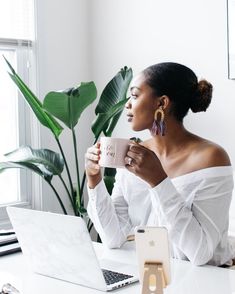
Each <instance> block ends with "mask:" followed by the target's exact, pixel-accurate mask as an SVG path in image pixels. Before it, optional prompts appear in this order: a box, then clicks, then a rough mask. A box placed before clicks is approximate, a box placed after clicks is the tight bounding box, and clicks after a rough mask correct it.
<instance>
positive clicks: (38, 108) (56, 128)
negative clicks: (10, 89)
mask: <svg viewBox="0 0 235 294" xmlns="http://www.w3.org/2000/svg"><path fill="white" fill-rule="evenodd" d="M4 58H5V57H4ZM5 61H6V63H7V64H8V66H9V68H10V70H11V73H9V75H10V77H11V79H12V80H13V81H14V83H15V84H16V86H17V87H18V89H19V90H20V92H21V93H22V95H23V97H24V98H25V100H26V101H27V102H28V104H29V106H30V107H31V109H32V110H33V112H34V113H35V115H36V117H37V118H38V120H39V121H40V123H41V124H42V125H44V126H45V127H47V128H49V129H50V130H51V131H52V133H53V134H54V135H55V136H56V137H57V138H58V137H59V135H60V134H61V132H62V130H63V128H62V127H61V126H60V125H59V123H58V122H57V121H56V120H55V119H54V118H53V117H52V116H51V115H50V114H48V113H47V112H46V111H45V110H44V109H43V107H42V103H41V102H40V100H39V99H38V98H37V97H36V96H35V94H34V93H33V92H32V91H31V90H30V89H29V88H28V86H27V85H26V84H25V83H24V82H23V81H22V79H21V78H20V77H19V76H18V75H17V73H16V72H15V70H14V68H13V67H12V66H11V64H10V63H9V61H8V60H7V59H6V58H5Z"/></svg>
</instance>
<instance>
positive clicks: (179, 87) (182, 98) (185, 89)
mask: <svg viewBox="0 0 235 294" xmlns="http://www.w3.org/2000/svg"><path fill="white" fill-rule="evenodd" d="M143 74H144V76H145V79H146V83H147V84H148V85H149V86H150V87H151V88H152V89H153V91H154V94H155V95H157V96H162V95H167V96H168V97H169V99H170V100H171V102H172V113H173V115H174V116H175V118H176V119H177V120H179V121H183V118H184V117H185V115H186V114H187V113H188V110H189V109H191V110H192V111H193V112H200V111H206V109H207V108H208V106H209V105H210V102H211V98H212V90H213V86H212V85H211V84H210V83H209V82H208V81H206V80H204V79H203V80H201V81H199V82H198V79H197V77H196V75H195V73H194V72H193V71H192V70H191V69H190V68H188V67H186V66H184V65H182V64H179V63H174V62H163V63H158V64H155V65H152V66H150V67H148V68H146V69H145V70H144V71H143Z"/></svg>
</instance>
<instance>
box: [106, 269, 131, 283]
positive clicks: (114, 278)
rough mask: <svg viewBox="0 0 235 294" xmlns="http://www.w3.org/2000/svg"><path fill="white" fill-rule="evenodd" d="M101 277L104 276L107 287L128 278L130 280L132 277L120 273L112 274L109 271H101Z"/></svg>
mask: <svg viewBox="0 0 235 294" xmlns="http://www.w3.org/2000/svg"><path fill="white" fill-rule="evenodd" d="M102 272H103V275H104V279H105V282H106V284H107V285H111V284H114V283H117V282H120V281H123V280H126V279H129V278H132V277H133V276H130V275H125V274H122V273H118V272H113V271H110V270H105V269H102Z"/></svg>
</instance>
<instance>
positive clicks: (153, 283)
mask: <svg viewBox="0 0 235 294" xmlns="http://www.w3.org/2000/svg"><path fill="white" fill-rule="evenodd" d="M165 287H166V281H165V276H164V270H163V265H162V263H159V262H145V264H144V277H143V286H142V294H163V288H165Z"/></svg>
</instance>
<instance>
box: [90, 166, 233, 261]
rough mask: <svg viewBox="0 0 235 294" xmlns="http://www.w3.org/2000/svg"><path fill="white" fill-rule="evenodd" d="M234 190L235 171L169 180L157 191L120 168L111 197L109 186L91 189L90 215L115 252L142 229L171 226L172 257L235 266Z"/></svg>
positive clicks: (218, 169)
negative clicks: (231, 231) (233, 236)
mask: <svg viewBox="0 0 235 294" xmlns="http://www.w3.org/2000/svg"><path fill="white" fill-rule="evenodd" d="M232 190H233V170H232V167H231V166H220V167H210V168H205V169H201V170H198V171H194V172H191V173H188V174H185V175H182V176H178V177H176V178H172V179H171V178H169V177H168V178H166V179H165V180H164V181H162V182H161V183H160V184H159V185H157V186H156V187H154V188H151V186H150V185H149V184H148V183H146V182H145V181H143V180H142V179H141V178H139V177H137V176H136V175H134V174H132V173H131V172H129V171H128V170H127V169H118V170H117V174H116V182H115V185H114V189H113V193H112V196H111V197H110V195H109V194H108V192H107V190H106V187H105V184H104V182H103V181H101V182H100V183H99V184H98V185H97V186H96V187H95V189H89V188H88V194H89V203H88V214H89V216H90V218H91V220H92V221H93V223H94V226H95V228H96V230H97V231H98V233H99V234H100V237H101V239H102V242H103V243H104V244H105V245H106V246H108V247H110V248H115V247H120V246H121V245H122V244H123V243H124V242H125V241H126V238H127V236H128V235H129V234H132V233H133V230H134V228H135V227H136V226H139V225H148V226H165V227H166V228H167V229H168V233H169V239H170V247H171V252H172V257H175V258H180V259H186V260H190V261H191V262H192V263H193V264H195V265H202V264H211V265H223V264H228V265H230V264H231V262H232V259H233V258H234V257H235V244H234V243H233V242H232V241H231V240H230V239H229V237H228V225H229V207H230V202H231V198H232Z"/></svg>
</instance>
